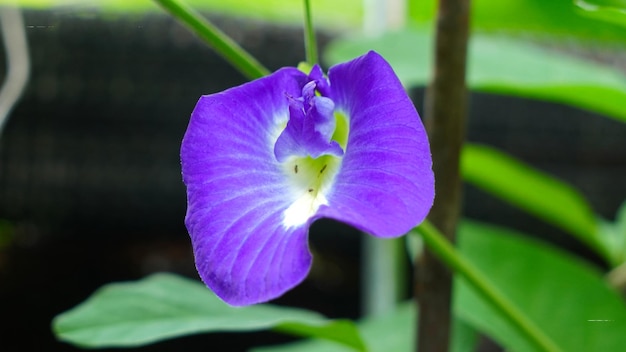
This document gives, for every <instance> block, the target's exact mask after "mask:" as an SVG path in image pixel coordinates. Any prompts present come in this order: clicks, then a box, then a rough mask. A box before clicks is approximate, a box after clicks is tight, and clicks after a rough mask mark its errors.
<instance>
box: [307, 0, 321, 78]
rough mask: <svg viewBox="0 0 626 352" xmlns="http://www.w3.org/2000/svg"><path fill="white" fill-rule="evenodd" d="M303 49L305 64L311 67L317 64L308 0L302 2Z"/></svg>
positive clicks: (315, 42)
mask: <svg viewBox="0 0 626 352" xmlns="http://www.w3.org/2000/svg"><path fill="white" fill-rule="evenodd" d="M304 47H305V49H306V62H307V63H308V64H309V65H311V67H313V65H315V64H317V63H318V58H317V40H316V39H315V29H314V28H313V16H311V1H310V0H304Z"/></svg>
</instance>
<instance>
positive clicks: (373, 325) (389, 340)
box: [254, 302, 478, 352]
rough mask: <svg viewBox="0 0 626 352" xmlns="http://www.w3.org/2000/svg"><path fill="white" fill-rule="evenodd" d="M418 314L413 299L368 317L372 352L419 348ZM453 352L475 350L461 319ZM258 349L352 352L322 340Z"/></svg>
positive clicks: (365, 332)
mask: <svg viewBox="0 0 626 352" xmlns="http://www.w3.org/2000/svg"><path fill="white" fill-rule="evenodd" d="M416 322H417V316H416V314H415V305H414V304H413V302H405V303H402V304H400V305H399V306H398V308H397V309H396V310H395V311H394V312H391V313H389V314H385V315H381V316H376V317H371V318H367V319H364V320H363V321H361V322H360V323H359V325H358V326H359V330H360V331H361V335H362V336H363V339H364V340H365V344H366V346H367V351H369V352H389V351H394V352H408V351H413V350H415V332H416V328H415V326H416ZM453 331H454V337H453V340H452V346H451V347H452V348H451V351H452V352H470V351H474V350H475V347H476V343H477V341H478V340H477V337H478V336H477V334H476V331H475V330H474V328H472V327H471V326H469V325H467V324H465V323H464V322H461V321H458V320H457V321H454V327H453ZM254 351H255V352H270V351H272V352H292V351H293V352H319V351H324V352H348V351H349V349H347V348H345V347H343V346H341V345H338V344H331V343H329V342H327V341H322V340H308V341H302V342H296V343H292V344H286V345H281V346H270V347H263V348H257V349H255V350H254Z"/></svg>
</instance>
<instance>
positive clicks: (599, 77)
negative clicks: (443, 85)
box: [325, 29, 626, 122]
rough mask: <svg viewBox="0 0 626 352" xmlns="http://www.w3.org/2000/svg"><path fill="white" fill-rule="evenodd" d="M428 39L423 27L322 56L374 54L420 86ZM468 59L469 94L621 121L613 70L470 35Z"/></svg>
mask: <svg viewBox="0 0 626 352" xmlns="http://www.w3.org/2000/svg"><path fill="white" fill-rule="evenodd" d="M625 36H626V34H625ZM432 37H433V36H432V33H430V31H429V30H426V29H407V30H404V31H401V32H395V33H388V34H386V35H383V36H382V37H379V38H348V39H344V40H337V41H335V42H333V43H332V44H331V45H330V46H329V48H328V49H327V52H326V53H325V54H326V55H325V58H326V59H327V61H328V62H329V63H332V64H334V63H339V62H343V61H347V60H349V59H351V58H354V57H356V56H358V55H361V54H363V53H365V52H367V51H368V50H376V51H378V52H379V53H380V54H381V55H383V56H384V57H385V58H386V59H387V60H388V61H389V62H390V64H391V65H392V66H393V68H394V70H395V71H396V74H397V75H398V77H400V80H401V81H402V83H403V84H404V85H405V86H424V85H426V84H427V82H428V81H429V79H430V72H431V66H432V63H431V61H432V60H431V57H432V47H433V43H432ZM468 55H469V57H468V81H467V83H468V86H469V87H470V88H471V89H472V90H476V91H483V92H490V93H498V94H507V95H514V96H522V97H531V98H536V99H540V100H546V101H553V102H559V103H563V104H568V105H571V106H575V107H578V108H581V109H585V110H589V111H594V112H597V113H601V114H605V115H607V116H609V117H613V118H615V119H618V120H620V121H623V122H626V104H624V101H626V76H624V75H623V74H622V73H621V72H619V71H617V70H616V69H612V68H609V67H603V66H602V65H599V64H598V63H595V62H589V61H586V60H583V59H576V58H573V57H571V56H568V55H564V54H559V53H556V52H548V51H546V50H543V49H540V48H539V47H537V46H534V45H530V44H527V43H524V42H522V41H519V40H514V39H511V38H505V37H501V36H495V35H484V34H482V35H481V34H474V35H473V36H472V39H471V42H470V46H469V53H468Z"/></svg>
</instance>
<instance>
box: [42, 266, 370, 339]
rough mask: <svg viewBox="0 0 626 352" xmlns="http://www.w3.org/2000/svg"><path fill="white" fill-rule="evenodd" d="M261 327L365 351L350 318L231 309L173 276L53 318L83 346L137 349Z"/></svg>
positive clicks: (105, 295) (109, 288)
mask: <svg viewBox="0 0 626 352" xmlns="http://www.w3.org/2000/svg"><path fill="white" fill-rule="evenodd" d="M261 329H274V330H276V331H280V332H287V333H291V334H295V335H298V336H304V337H316V338H322V339H327V340H330V341H334V342H338V343H341V344H344V345H346V346H350V347H351V348H353V349H356V350H359V351H363V350H364V345H363V341H362V340H361V337H360V336H359V333H358V330H357V329H356V327H355V326H354V324H352V323H351V322H350V321H346V320H339V321H331V320H327V319H325V318H324V317H322V316H321V315H319V314H317V313H314V312H310V311H306V310H302V309H295V308H288V307H279V306H272V305H256V306H250V307H244V308H235V307H231V306H228V305H227V304H225V303H224V302H222V301H221V300H220V299H219V298H217V297H216V296H215V294H213V293H212V292H211V291H210V290H208V289H207V288H206V287H205V286H204V285H203V284H201V283H200V282H197V281H192V280H189V279H184V278H182V277H178V276H175V275H172V274H155V275H152V276H149V277H147V278H145V279H143V280H140V281H137V282H129V283H113V284H108V285H106V286H104V287H102V288H100V289H99V290H97V291H96V292H95V293H94V294H93V295H92V296H91V297H90V298H89V299H87V300H86V301H85V302H83V303H81V304H80V305H78V306H77V307H75V308H73V309H71V310H70V311H67V312H65V313H63V314H61V315H59V316H57V317H56V318H55V319H54V321H53V330H54V332H55V334H56V335H57V336H58V337H59V338H60V339H61V340H64V341H67V342H70V343H72V344H76V345H79V346H83V347H133V346H138V345H143V344H148V343H153V342H156V341H160V340H164V339H168V338H173V337H178V336H184V335H189V334H197V333H206V332H219V331H254V330H261Z"/></svg>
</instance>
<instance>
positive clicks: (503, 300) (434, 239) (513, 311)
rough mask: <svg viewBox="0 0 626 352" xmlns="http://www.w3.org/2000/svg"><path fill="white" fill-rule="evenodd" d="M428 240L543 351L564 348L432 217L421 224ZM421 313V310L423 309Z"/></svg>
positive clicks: (429, 244)
mask: <svg viewBox="0 0 626 352" xmlns="http://www.w3.org/2000/svg"><path fill="white" fill-rule="evenodd" d="M417 232H419V234H420V235H422V238H423V239H424V243H425V244H426V246H428V248H429V249H430V250H431V251H432V252H433V253H434V254H435V255H437V257H439V259H441V260H442V261H443V262H444V263H446V264H447V265H448V267H450V268H451V269H453V270H454V271H455V272H456V273H457V274H459V275H461V277H462V278H463V279H465V280H466V281H467V282H468V283H469V284H470V285H471V286H472V287H473V288H474V289H475V290H476V291H477V292H478V293H480V294H481V295H482V296H483V297H484V298H485V300H486V301H488V302H490V303H491V304H492V305H493V306H494V307H495V308H496V309H498V310H499V311H500V313H502V315H503V316H504V317H506V318H507V319H508V320H509V322H510V323H512V324H513V325H515V326H516V327H517V328H518V329H519V330H520V331H521V332H522V333H523V334H524V335H525V336H526V338H527V339H528V340H529V341H531V342H532V343H533V344H534V345H535V347H537V348H538V349H539V350H541V351H560V348H559V347H558V346H557V345H556V344H555V343H554V342H553V341H552V340H551V339H550V338H549V337H548V336H546V335H545V334H544V333H543V331H541V330H540V329H539V328H538V327H537V326H536V325H535V324H534V323H533V322H532V321H531V320H530V319H529V318H528V317H527V316H526V315H524V313H522V311H520V310H519V309H518V308H517V307H516V306H515V305H514V304H513V303H511V302H510V301H509V300H508V298H507V297H506V296H505V295H503V294H502V293H501V292H500V291H499V290H498V289H497V288H496V287H495V286H494V285H493V284H492V283H491V282H490V281H489V279H488V278H487V277H486V276H484V275H483V274H482V273H481V272H480V271H479V270H478V269H477V268H476V267H474V265H473V264H472V263H471V262H469V261H468V260H467V259H465V258H464V257H463V256H462V255H461V254H460V253H459V252H458V251H457V250H456V249H455V248H454V246H453V245H452V244H451V243H450V242H449V241H448V240H447V239H446V238H445V236H444V235H442V234H441V233H440V232H439V230H437V228H436V227H435V226H433V224H431V223H430V222H429V221H428V220H426V221H424V222H423V223H422V224H421V225H420V226H418V227H417ZM420 313H421V312H420Z"/></svg>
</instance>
